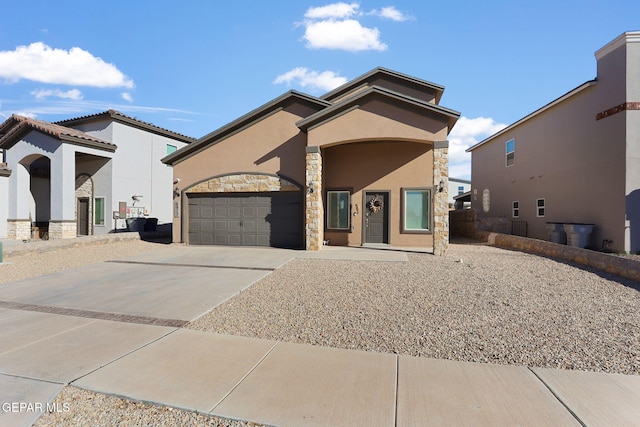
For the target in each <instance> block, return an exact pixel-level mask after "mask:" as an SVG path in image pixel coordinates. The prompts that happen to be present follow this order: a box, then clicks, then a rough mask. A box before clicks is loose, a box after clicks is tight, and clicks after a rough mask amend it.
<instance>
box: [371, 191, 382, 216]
mask: <svg viewBox="0 0 640 427" xmlns="http://www.w3.org/2000/svg"><path fill="white" fill-rule="evenodd" d="M367 208H369V210H370V211H371V212H373V213H376V212H379V211H380V210H381V209H382V208H384V201H383V200H382V198H381V197H380V195H379V194H376V195H375V196H374V197H373V198H372V199H371V200H369V202H367Z"/></svg>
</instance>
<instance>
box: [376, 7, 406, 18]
mask: <svg viewBox="0 0 640 427" xmlns="http://www.w3.org/2000/svg"><path fill="white" fill-rule="evenodd" d="M371 15H375V16H379V17H380V18H385V19H391V20H392V21H396V22H403V21H408V20H410V19H412V17H411V16H408V15H405V14H404V13H402V12H400V11H399V10H398V9H396V8H395V7H393V6H389V7H383V8H382V9H380V10H378V9H374V10H372V11H371Z"/></svg>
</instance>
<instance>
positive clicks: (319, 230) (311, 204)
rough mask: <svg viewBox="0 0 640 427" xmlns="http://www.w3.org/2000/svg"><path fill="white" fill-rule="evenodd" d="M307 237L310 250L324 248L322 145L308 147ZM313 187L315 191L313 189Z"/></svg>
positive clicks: (306, 158) (307, 246)
mask: <svg viewBox="0 0 640 427" xmlns="http://www.w3.org/2000/svg"><path fill="white" fill-rule="evenodd" d="M305 160H306V186H307V189H308V190H307V194H306V199H305V213H304V215H305V238H306V248H307V250H308V251H317V250H320V249H321V248H322V239H323V237H324V230H323V217H324V212H323V207H322V154H321V153H320V147H307V148H306V155H305ZM311 189H313V192H312V191H311Z"/></svg>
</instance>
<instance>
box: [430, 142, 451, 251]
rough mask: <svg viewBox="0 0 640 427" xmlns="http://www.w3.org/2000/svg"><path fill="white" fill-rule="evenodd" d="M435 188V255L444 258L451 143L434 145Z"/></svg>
mask: <svg viewBox="0 0 640 427" xmlns="http://www.w3.org/2000/svg"><path fill="white" fill-rule="evenodd" d="M441 182H442V184H443V185H442V186H440V183H441ZM433 188H434V189H435V191H434V196H433V254H434V255H437V256H443V255H445V254H446V253H447V249H449V191H448V188H449V141H435V142H434V144H433ZM440 189H442V191H440Z"/></svg>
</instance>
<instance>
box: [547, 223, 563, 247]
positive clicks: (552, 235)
mask: <svg viewBox="0 0 640 427" xmlns="http://www.w3.org/2000/svg"><path fill="white" fill-rule="evenodd" d="M546 228H547V240H548V241H550V242H552V243H559V244H561V245H566V244H567V233H565V231H564V224H563V223H561V222H547V224H546Z"/></svg>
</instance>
